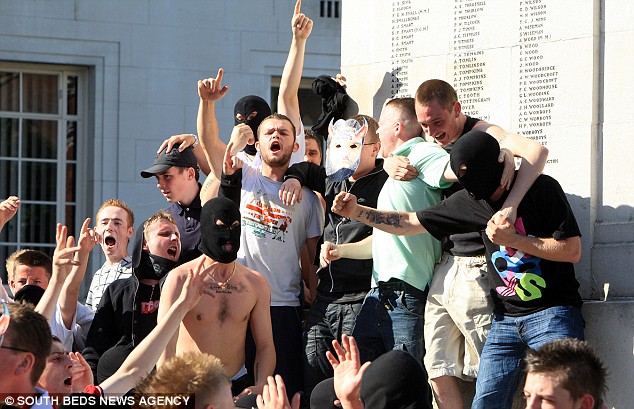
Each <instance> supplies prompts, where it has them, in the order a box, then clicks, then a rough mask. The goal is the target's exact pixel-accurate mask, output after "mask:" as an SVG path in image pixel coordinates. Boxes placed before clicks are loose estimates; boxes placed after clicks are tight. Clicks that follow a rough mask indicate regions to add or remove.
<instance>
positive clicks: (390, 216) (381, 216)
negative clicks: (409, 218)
mask: <svg viewBox="0 0 634 409" xmlns="http://www.w3.org/2000/svg"><path fill="white" fill-rule="evenodd" d="M361 217H365V219H366V220H367V221H369V222H370V223H374V224H386V225H388V226H394V227H403V226H402V225H401V219H402V218H403V217H402V216H401V215H400V214H399V213H398V212H390V211H378V210H375V209H368V210H361V211H360V212H359V214H358V215H357V218H359V219H360V218H361Z"/></svg>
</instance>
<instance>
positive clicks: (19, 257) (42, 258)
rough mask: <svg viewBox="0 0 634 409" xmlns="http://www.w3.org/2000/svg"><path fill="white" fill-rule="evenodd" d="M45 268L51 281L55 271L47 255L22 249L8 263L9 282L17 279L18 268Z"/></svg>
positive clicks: (11, 256)
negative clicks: (21, 266)
mask: <svg viewBox="0 0 634 409" xmlns="http://www.w3.org/2000/svg"><path fill="white" fill-rule="evenodd" d="M20 265H24V266H29V267H44V269H45V270H46V276H47V277H48V278H49V279H50V278H51V275H52V271H53V261H52V260H51V258H50V257H49V256H48V255H47V254H46V253H43V252H41V251H39V250H29V249H22V250H18V251H16V252H14V253H13V254H11V255H10V256H9V257H8V258H7V261H6V267H7V278H8V279H9V282H11V281H13V280H14V279H15V269H16V268H17V266H20Z"/></svg>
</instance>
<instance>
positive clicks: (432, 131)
mask: <svg viewBox="0 0 634 409" xmlns="http://www.w3.org/2000/svg"><path fill="white" fill-rule="evenodd" d="M423 130H424V131H425V133H426V134H427V135H429V136H435V135H436V132H437V130H438V128H436V127H435V126H434V127H432V126H429V125H428V126H423Z"/></svg>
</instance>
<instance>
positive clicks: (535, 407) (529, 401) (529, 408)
mask: <svg viewBox="0 0 634 409" xmlns="http://www.w3.org/2000/svg"><path fill="white" fill-rule="evenodd" d="M539 408H540V406H539V404H538V402H537V397H535V396H533V397H530V398H526V409H539Z"/></svg>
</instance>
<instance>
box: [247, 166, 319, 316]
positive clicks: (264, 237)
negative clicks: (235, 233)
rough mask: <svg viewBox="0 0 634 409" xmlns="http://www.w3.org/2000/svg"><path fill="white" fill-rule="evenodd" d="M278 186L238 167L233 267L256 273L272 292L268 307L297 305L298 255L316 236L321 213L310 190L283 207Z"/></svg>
mask: <svg viewBox="0 0 634 409" xmlns="http://www.w3.org/2000/svg"><path fill="white" fill-rule="evenodd" d="M281 185H282V182H276V181H274V180H271V179H269V178H267V177H265V176H263V175H262V173H261V171H260V169H259V168H253V167H251V166H249V165H248V164H245V166H244V167H243V168H242V192H241V200H240V212H241V214H242V234H241V237H240V251H239V252H238V262H239V263H240V264H242V265H244V266H247V267H249V268H251V269H253V270H255V271H258V272H259V273H261V274H262V275H263V276H264V277H265V278H266V280H267V281H268V283H269V286H270V287H271V306H298V305H300V304H299V298H298V296H299V294H300V290H301V289H302V288H303V287H302V285H301V269H300V263H299V260H300V255H301V250H302V247H303V246H304V244H305V242H306V239H307V238H313V237H319V236H320V235H321V233H322V230H323V225H324V214H323V210H322V207H321V203H320V202H319V199H318V198H317V196H316V195H315V193H314V192H313V191H311V190H310V189H307V188H303V191H302V201H301V203H299V204H296V205H294V206H284V205H283V204H282V201H281V200H280V198H279V193H278V192H279V189H280V186H281Z"/></svg>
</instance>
